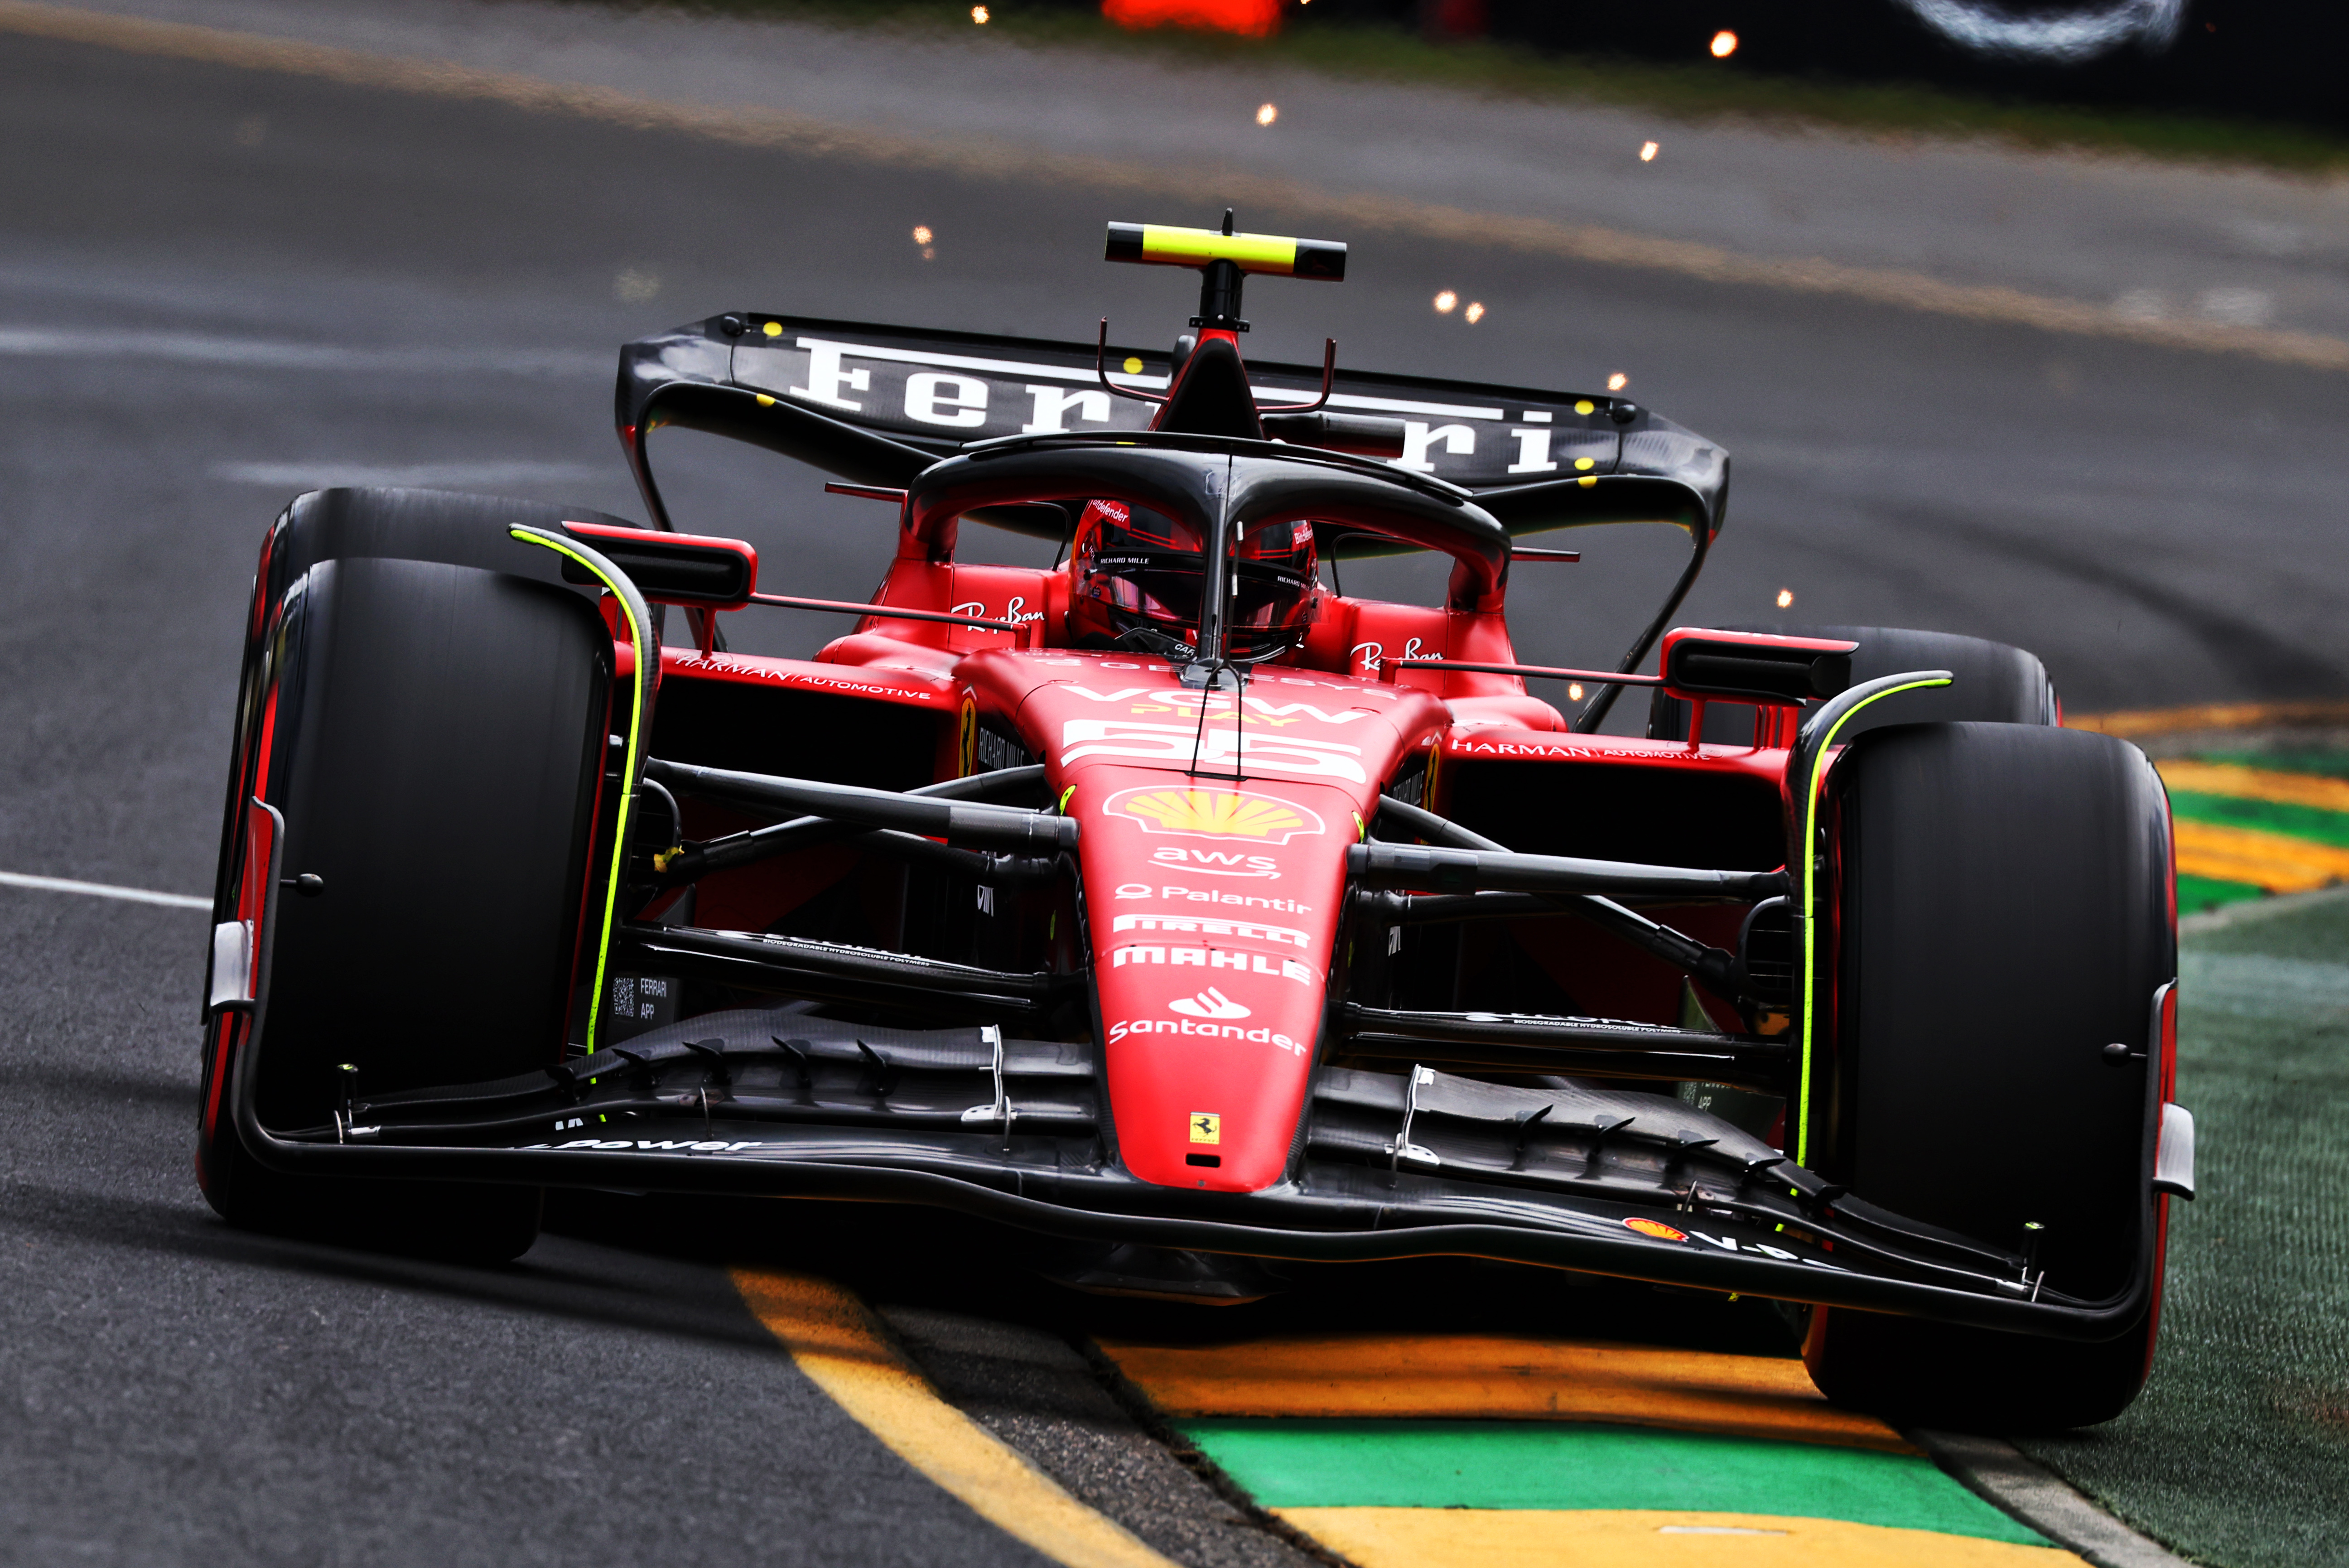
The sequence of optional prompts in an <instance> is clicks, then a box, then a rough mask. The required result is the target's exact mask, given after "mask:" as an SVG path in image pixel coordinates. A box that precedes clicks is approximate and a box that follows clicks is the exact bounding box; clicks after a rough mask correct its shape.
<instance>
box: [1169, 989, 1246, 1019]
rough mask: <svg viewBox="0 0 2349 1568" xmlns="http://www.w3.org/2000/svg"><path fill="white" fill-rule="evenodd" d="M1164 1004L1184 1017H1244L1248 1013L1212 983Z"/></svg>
mask: <svg viewBox="0 0 2349 1568" xmlns="http://www.w3.org/2000/svg"><path fill="white" fill-rule="evenodd" d="M1166 1005H1167V1007H1168V1009H1169V1010H1170V1011H1172V1012H1179V1013H1181V1014H1183V1015H1184V1016H1185V1018H1246V1017H1247V1015H1248V1010H1247V1008H1245V1007H1242V1006H1241V1005H1240V1004H1239V1003H1238V1002H1234V1001H1233V1000H1232V999H1231V998H1230V997H1228V996H1226V995H1225V994H1224V993H1223V992H1220V991H1218V990H1216V988H1215V987H1214V986H1212V985H1211V986H1209V987H1207V989H1206V990H1205V991H1203V992H1199V994H1198V995H1196V996H1178V997H1176V998H1175V999H1174V1001H1172V1002H1168V1003H1167V1004H1166Z"/></svg>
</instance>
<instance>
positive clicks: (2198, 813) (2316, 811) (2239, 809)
mask: <svg viewBox="0 0 2349 1568" xmlns="http://www.w3.org/2000/svg"><path fill="white" fill-rule="evenodd" d="M2169 809H2170V810H2172V811H2174V812H2176V813H2177V814H2178V815H2179V816H2182V817H2184V818H2186V819H2187V820H2188V821H2189V822H2211V823H2218V824H2220V825H2221V826H2227V827H2249V828H2253V829H2256V830H2257V831H2259V832H2261V833H2281V834H2283V835H2285V836H2288V837H2292V838H2305V839H2307V840H2309V841H2310V842H2311V843H2314V844H2329V845H2331V846H2333V847H2334V848H2336V849H2349V812H2338V811H2327V810H2325V809H2324V808H2323V806H2317V805H2293V804H2292V803H2291V802H2289V801H2280V800H2250V799H2246V798H2244V797H2242V796H2240V795H2231V794H2200V793H2199V792H2198V791H2195V790H2185V789H2174V790H2171V791H2170V792H2169Z"/></svg>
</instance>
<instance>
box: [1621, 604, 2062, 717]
mask: <svg viewBox="0 0 2349 1568" xmlns="http://www.w3.org/2000/svg"><path fill="white" fill-rule="evenodd" d="M1722 629H1723V630H1724V631H1759V632H1769V633H1772V634H1774V635H1775V636H1779V637H1823V638H1833V639H1836V640H1837V641H1839V642H1856V643H1857V644H1859V651H1857V653H1855V654H1853V655H1852V656H1851V683H1852V684H1853V685H1854V686H1857V685H1861V684H1862V683H1864V682H1866V681H1869V680H1876V679H1877V678H1878V677H1879V676H1884V675H1905V674H1907V673H1908V672H1909V670H1948V671H1949V672H1950V673H1951V675H1953V676H1955V677H1956V678H1957V679H1956V680H1953V681H1951V683H1950V684H1949V685H1947V686H1935V687H1925V688H1921V689H1920V690H1918V691H1902V692H1899V693H1898V694H1897V695H1895V696H1891V697H1887V698H1884V699H1882V700H1880V701H1876V702H1871V703H1870V704H1868V706H1867V707H1866V708H1863V709H1861V710H1860V711H1859V713H1858V715H1857V717H1855V718H1854V719H1853V720H1852V721H1851V722H1849V723H1847V724H1846V725H1845V726H1844V730H1843V738H1844V739H1845V740H1847V741H1849V740H1856V739H1857V738H1858V737H1859V735H1860V734H1861V733H1863V732H1866V731H1868V730H1883V729H1889V728H1890V727H1891V726H1893V725H1895V724H1919V723H1932V722H1942V723H1962V722H1986V723H1994V724H2053V723H2054V722H2055V719H2056V706H2055V683H2054V681H2052V680H2049V679H2048V678H2047V667H2046V666H2045V665H2044V664H2042V663H2040V662H2039V658H2038V656H2037V655H2036V654H2032V653H2026V652H2024V651H2023V649H2019V648H2010V647H2008V646H2007V645H2006V644H2005V643H2002V642H1988V641H1985V640H1983V639H1982V638H1979V637H1960V636H1958V635H1957V634H1955V633H1954V632H1947V631H1911V630H1909V629H1907V628H1900V627H1884V626H1738V627H1723V628H1722ZM1688 727H1689V705H1688V704H1687V703H1686V702H1684V701H1682V700H1681V699H1679V698H1677V697H1669V696H1666V695H1665V694H1664V691H1663V689H1662V688H1661V687H1658V688H1656V689H1655V691H1654V694H1653V695H1652V696H1651V698H1650V699H1649V704H1648V734H1649V735H1650V737H1651V738H1652V739H1655V740H1659V741H1685V740H1687V739H1688ZM1704 738H1705V739H1706V740H1707V741H1708V742H1713V743H1714V744H1716V745H1745V744H1749V743H1751V742H1752V741H1753V739H1754V710H1753V709H1751V708H1749V707H1744V706H1740V705H1737V704H1733V703H1714V704H1713V705H1711V706H1710V707H1708V708H1707V709H1706V711H1705V722H1704Z"/></svg>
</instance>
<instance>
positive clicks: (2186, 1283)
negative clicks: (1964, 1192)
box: [2022, 893, 2349, 1568]
mask: <svg viewBox="0 0 2349 1568" xmlns="http://www.w3.org/2000/svg"><path fill="white" fill-rule="evenodd" d="M2178 996H2179V1018H2178V1099H2179V1101H2180V1102H2181V1103H2182V1104H2184V1105H2185V1106H2187V1108H2188V1109H2189V1110H2191V1111H2192V1112H2193V1113H2194V1118H2195V1165H2196V1171H2195V1175H2196V1178H2197V1180H2198V1182H2199V1186H2200V1189H2201V1196H2200V1198H2199V1200H2198V1201H2196V1202H2193V1203H2173V1204H2172V1205H2171V1206H2170V1229H2169V1276H2168V1278H2169V1282H2168V1296H2167V1300H2166V1302H2165V1305H2164V1309H2163V1314H2162V1325H2161V1340H2160V1345H2159V1348H2158V1352H2157V1354H2156V1357H2155V1362H2154V1372H2153V1380H2152V1382H2151V1383H2150V1384H2149V1385H2148V1386H2147V1388H2146V1391H2145V1394H2144V1396H2143V1397H2141V1398H2139V1399H2138V1400H2137V1404H2136V1405H2135V1406H2133V1407H2130V1409H2129V1410H2128V1411H2127V1413H2126V1414H2125V1415H2123V1416H2122V1417H2120V1418H2119V1419H2118V1420H2116V1421H2112V1422H2108V1423H2107V1424H2106V1425H2105V1426H2102V1427H2096V1428H2088V1429H2087V1430H2085V1431H2081V1432H2076V1433H2071V1434H2067V1435H2064V1436H2062V1437H2055V1438H2024V1439H2022V1446H2023V1448H2024V1449H2027V1450H2028V1451H2029V1452H2030V1453H2031V1454H2032V1455H2033V1457H2034V1458H2036V1459H2039V1460H2040V1461H2041V1462H2043V1463H2044V1464H2047V1465H2049V1466H2051V1467H2052V1468H2054V1469H2056V1470H2058V1471H2060V1472H2061V1473H2062V1474H2063V1475H2064V1477H2065V1478H2066V1479H2067V1480H2070V1481H2071V1482H2072V1483H2073V1484H2074V1485H2075V1486H2077V1487H2079V1488H2080V1489H2081V1490H2084V1491H2085V1492H2087V1493H2088V1494H2089V1495H2090V1496H2092V1497H2094V1498H2095V1499H2096V1500H2097V1501H2100V1502H2102V1503H2104V1504H2105V1505H2106V1507H2107V1508H2109V1509H2111V1510H2112V1511H2114V1512H2115V1513H2117V1514H2119V1515H2120V1516H2121V1517H2122V1518H2124V1519H2126V1520H2127V1521H2129V1522H2131V1523H2132V1524H2135V1525H2136V1526H2137V1527H2138V1528H2139V1529H2141V1530H2143V1531H2145V1532H2147V1533H2148V1534H2151V1535H2154V1536H2157V1537H2158V1538H2159V1539H2160V1540H2162V1541H2164V1542H2168V1543H2169V1544H2171V1545H2172V1546H2174V1547H2176V1548H2178V1549H2179V1550H2181V1551H2183V1552H2186V1553H2188V1554H2189V1555H2190V1556H2192V1557H2194V1558H2195V1559H2196V1560H2197V1561H2199V1562H2205V1563H2216V1564H2220V1565H2222V1568H2322V1565H2325V1564H2333V1565H2349V893H2344V894H2342V895H2338V896H2333V897H2328V898H2323V899H2321V900H2319V901H2317V902H2315V903H2313V904H2311V905H2307V906H2303V907H2302V908H2301V909H2296V910H2293V911H2292V912H2291V913H2288V914H2276V915H2271V916H2265V917H2263V918H2261V919H2251V920H2246V921H2242V922H2240V923H2239V924H2237V925H2234V926H2231V927H2229V928H2227V929H2223V930H2217V931H2209V932H2205V933H2200V934H2197V935H2191V936H2189V937H2188V938H2187V939H2186V942H2185V953H2184V957H2183V962H2182V965H2181V975H2180V983H2179V987H2178Z"/></svg>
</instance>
